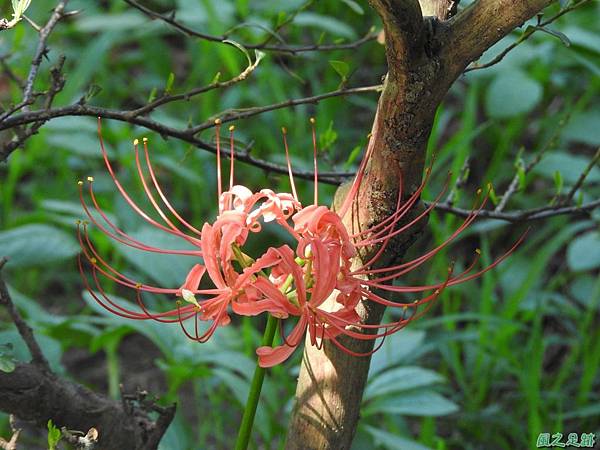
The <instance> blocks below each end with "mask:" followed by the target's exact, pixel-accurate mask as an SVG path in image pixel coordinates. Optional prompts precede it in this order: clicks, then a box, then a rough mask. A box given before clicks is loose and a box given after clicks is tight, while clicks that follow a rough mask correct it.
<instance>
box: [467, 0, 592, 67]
mask: <svg viewBox="0 0 600 450" xmlns="http://www.w3.org/2000/svg"><path fill="white" fill-rule="evenodd" d="M589 2H590V0H581V1H579V2H577V3H574V4H572V5H570V6H567V7H566V8H564V9H561V10H560V11H559V12H558V13H556V14H555V15H553V16H552V17H550V18H549V19H547V20H545V21H543V22H540V23H538V24H537V25H536V26H535V27H527V29H526V30H525V31H524V32H523V34H522V35H521V36H519V38H518V39H517V40H516V41H515V42H513V43H512V44H510V45H509V46H507V47H506V48H505V49H504V50H502V51H501V52H500V53H498V54H497V55H496V56H495V57H494V58H493V59H492V60H491V61H489V62H487V63H485V64H478V63H473V64H472V65H471V66H469V67H467V68H466V69H465V73H467V72H470V71H472V70H479V69H486V68H488V67H491V66H493V65H496V64H498V63H499V62H500V61H502V60H503V59H504V57H505V56H506V55H508V54H509V53H510V52H511V51H512V50H514V49H515V47H517V46H519V45H520V44H522V43H523V42H525V41H526V40H527V39H529V38H530V37H531V35H533V34H534V33H535V32H536V31H540V30H542V31H543V28H544V27H545V26H547V25H550V24H551V23H552V22H554V21H555V20H556V19H558V18H559V17H561V16H563V15H565V14H567V13H568V12H571V11H573V10H575V9H577V8H579V7H580V6H583V5H584V4H586V3H589Z"/></svg>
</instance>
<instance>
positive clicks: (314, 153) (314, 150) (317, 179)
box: [310, 117, 319, 205]
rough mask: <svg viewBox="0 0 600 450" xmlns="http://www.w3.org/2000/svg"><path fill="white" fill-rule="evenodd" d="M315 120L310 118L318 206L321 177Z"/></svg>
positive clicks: (316, 202)
mask: <svg viewBox="0 0 600 450" xmlns="http://www.w3.org/2000/svg"><path fill="white" fill-rule="evenodd" d="M315 122H316V121H315V118H314V117H311V118H310V125H311V128H312V141H313V166H314V167H313V170H314V172H315V186H314V191H315V202H314V204H315V205H317V204H318V203H319V184H318V183H319V175H318V164H317V131H316V129H315Z"/></svg>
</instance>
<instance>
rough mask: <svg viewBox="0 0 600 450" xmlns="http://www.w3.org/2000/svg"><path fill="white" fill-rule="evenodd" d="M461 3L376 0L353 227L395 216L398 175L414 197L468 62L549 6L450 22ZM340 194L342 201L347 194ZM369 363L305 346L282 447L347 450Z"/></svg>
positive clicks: (514, 7) (354, 343)
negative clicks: (378, 52)
mask: <svg viewBox="0 0 600 450" xmlns="http://www.w3.org/2000/svg"><path fill="white" fill-rule="evenodd" d="M456 3H458V2H454V1H451V0H419V1H417V0H370V4H371V6H372V7H373V8H374V9H375V10H376V11H377V13H378V14H379V15H380V17H381V20H382V22H383V28H384V32H385V41H386V58H387V62H388V74H387V76H386V82H385V85H384V89H383V92H382V94H381V97H380V99H379V103H378V107H377V113H376V115H375V120H374V123H373V128H372V136H371V139H370V142H369V145H370V146H372V147H373V149H374V153H373V157H372V160H371V162H370V166H369V168H368V173H367V174H366V176H365V178H364V180H363V183H362V186H361V193H360V196H361V198H360V201H359V202H358V205H359V207H358V208H359V209H358V211H357V212H356V214H354V215H353V218H352V219H350V220H352V223H347V225H348V226H352V227H360V228H363V227H366V226H368V225H369V224H371V223H374V222H377V221H379V220H382V219H383V218H385V217H386V216H387V215H389V214H390V213H391V212H392V211H393V209H394V207H395V202H396V200H395V197H396V193H397V190H398V180H399V178H400V172H401V173H402V178H403V180H404V183H405V190H404V192H406V193H407V194H410V193H411V192H413V191H414V189H415V188H416V187H417V186H418V185H419V184H420V182H421V176H422V172H423V163H424V159H425V151H426V146H427V140H428V139H429V135H430V132H431V127H432V124H433V119H434V115H435V111H436V109H437V107H438V105H439V104H440V102H441V101H442V99H443V98H444V96H445V94H446V92H447V91H448V89H449V87H450V86H451V84H452V83H453V82H454V81H455V80H456V79H457V78H458V77H459V76H460V75H461V74H462V72H463V71H464V69H465V68H466V66H467V65H468V64H469V63H471V62H472V61H474V60H476V59H477V58H478V57H479V56H480V55H481V54H482V53H483V52H484V51H485V50H486V49H488V48H489V47H491V46H492V45H493V44H494V43H496V42H497V41H498V40H500V39H501V38H502V37H504V36H506V35H507V34H508V33H510V32H511V31H512V30H513V29H514V28H515V27H517V26H519V25H521V24H522V23H523V22H524V21H526V20H527V19H529V18H531V17H533V16H534V15H535V14H537V13H538V12H540V11H541V10H542V9H543V8H544V7H546V6H548V5H549V4H550V3H552V0H479V1H477V2H475V3H473V4H472V5H471V6H469V7H468V8H466V9H464V10H462V11H461V12H460V13H459V14H458V15H456V16H454V17H451V18H449V17H450V16H451V15H452V13H453V12H454V9H453V8H455V7H456ZM424 16H434V17H425V18H424ZM446 19H448V20H446ZM337 197H338V198H340V199H343V197H344V189H343V187H342V188H340V190H338V195H337ZM337 201H339V200H337ZM412 240H414V236H407V237H404V238H402V240H401V241H399V242H396V243H395V245H394V246H393V249H392V251H391V253H392V254H390V255H388V257H389V258H393V259H397V258H401V257H402V254H403V253H404V251H405V250H406V248H407V246H408V245H410V243H411V242H412ZM360 314H361V318H362V320H363V321H364V322H365V323H378V322H379V321H380V320H381V317H382V314H383V307H381V306H380V305H373V304H363V305H362V310H361V311H360ZM343 343H344V344H345V345H346V346H348V347H349V348H351V349H353V350H355V351H357V352H367V351H369V350H370V349H371V348H372V346H373V341H364V340H363V341H358V340H346V341H345V342H343ZM369 365H370V359H369V358H356V357H353V356H349V355H347V354H346V353H343V352H342V351H340V350H339V349H338V348H337V347H335V346H334V345H332V344H329V345H328V343H327V342H326V343H325V345H324V346H323V350H317V349H316V348H315V347H313V346H311V345H306V347H305V351H304V355H303V360H302V367H301V371H300V376H299V379H298V386H297V390H296V405H295V408H294V411H293V414H292V418H291V422H290V427H289V432H288V440H287V443H286V449H288V450H294V449H311V450H317V449H319V450H320V449H331V450H343V449H348V448H350V445H351V443H352V439H353V437H354V432H355V430H356V425H357V422H358V418H359V417H358V415H359V410H360V402H361V399H362V392H363V390H364V387H365V384H366V380H367V374H368V370H369Z"/></svg>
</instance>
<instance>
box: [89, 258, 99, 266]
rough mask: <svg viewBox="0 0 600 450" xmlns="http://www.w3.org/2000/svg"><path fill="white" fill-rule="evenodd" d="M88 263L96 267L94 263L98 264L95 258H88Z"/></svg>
mask: <svg viewBox="0 0 600 450" xmlns="http://www.w3.org/2000/svg"><path fill="white" fill-rule="evenodd" d="M90 262H91V263H92V264H94V265H96V263H97V262H98V260H96V258H90Z"/></svg>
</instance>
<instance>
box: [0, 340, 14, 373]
mask: <svg viewBox="0 0 600 450" xmlns="http://www.w3.org/2000/svg"><path fill="white" fill-rule="evenodd" d="M15 367H16V365H15V357H14V354H13V345H12V344H11V343H10V342H9V343H8V344H2V345H0V371H2V372H6V373H10V372H12V371H13V370H15Z"/></svg>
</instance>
